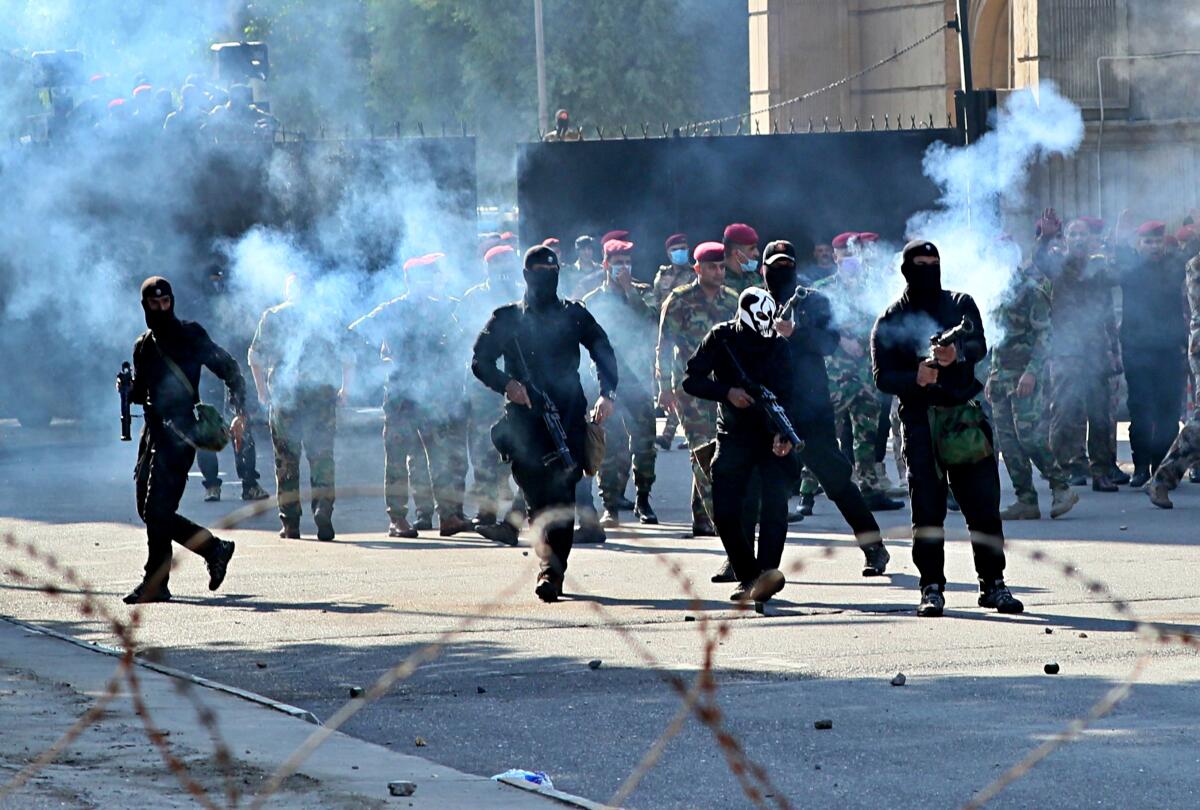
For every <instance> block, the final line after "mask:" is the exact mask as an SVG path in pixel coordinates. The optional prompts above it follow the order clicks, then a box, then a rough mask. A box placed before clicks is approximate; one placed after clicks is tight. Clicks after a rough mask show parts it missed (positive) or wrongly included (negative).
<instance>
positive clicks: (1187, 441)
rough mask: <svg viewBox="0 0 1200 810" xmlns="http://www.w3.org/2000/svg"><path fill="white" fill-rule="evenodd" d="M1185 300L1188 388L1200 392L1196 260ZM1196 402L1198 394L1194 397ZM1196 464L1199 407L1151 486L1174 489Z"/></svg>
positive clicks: (1199, 262)
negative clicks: (1188, 319) (1164, 486)
mask: <svg viewBox="0 0 1200 810" xmlns="http://www.w3.org/2000/svg"><path fill="white" fill-rule="evenodd" d="M1186 284H1187V299H1188V308H1189V309H1190V310H1191V320H1190V321H1189V326H1188V331H1189V335H1188V364H1189V365H1190V366H1191V372H1192V381H1193V382H1192V384H1193V385H1194V386H1196V388H1197V390H1198V391H1200V256H1197V257H1195V258H1193V259H1192V260H1191V261H1190V262H1188V264H1187V282H1186ZM1197 401H1198V402H1200V394H1198V395H1197ZM1196 464H1200V404H1198V405H1197V407H1196V410H1195V412H1194V413H1193V414H1192V417H1191V419H1189V420H1188V421H1187V422H1186V423H1184V425H1183V429H1182V430H1180V431H1179V435H1178V436H1176V437H1175V441H1174V442H1173V443H1172V444H1171V449H1170V450H1169V451H1167V455H1166V457H1164V458H1163V460H1162V463H1161V464H1159V465H1158V469H1157V470H1155V472H1154V483H1156V484H1166V485H1167V487H1168V488H1169V489H1171V488H1174V487H1175V486H1176V485H1177V484H1178V483H1179V480H1180V479H1181V478H1183V474H1184V473H1185V472H1187V471H1188V469H1189V468H1190V467H1192V466H1193V465H1196Z"/></svg>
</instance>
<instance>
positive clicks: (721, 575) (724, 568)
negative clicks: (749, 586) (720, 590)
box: [712, 558, 737, 582]
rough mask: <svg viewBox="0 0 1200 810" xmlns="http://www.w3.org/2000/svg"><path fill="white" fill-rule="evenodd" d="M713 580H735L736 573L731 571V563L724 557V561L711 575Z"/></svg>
mask: <svg viewBox="0 0 1200 810" xmlns="http://www.w3.org/2000/svg"><path fill="white" fill-rule="evenodd" d="M712 581H713V582H737V575H736V574H734V573H733V564H732V563H731V562H729V559H728V558H726V559H725V562H723V563H721V567H720V568H718V569H717V573H715V574H713V575H712Z"/></svg>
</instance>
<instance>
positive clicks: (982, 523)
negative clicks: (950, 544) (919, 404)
mask: <svg viewBox="0 0 1200 810" xmlns="http://www.w3.org/2000/svg"><path fill="white" fill-rule="evenodd" d="M984 430H985V431H986V432H987V435H988V440H989V441H990V442H991V443H992V446H993V447H995V446H996V443H995V440H994V438H993V436H992V429H991V425H989V424H988V423H986V422H985V423H984ZM902 435H903V438H904V460H905V462H906V463H907V465H908V488H909V493H910V496H911V503H912V527H913V563H914V564H915V565H916V566H917V570H919V571H920V572H921V587H922V588H923V587H925V586H926V585H941V586H945V584H946V575H945V564H946V555H945V544H946V532H945V530H944V528H943V526H944V525H945V522H946V487H947V480H948V481H949V488H950V490H951V491H953V492H954V498H955V499H956V500H957V501H958V505H959V506H960V507H961V508H962V514H963V517H964V518H965V519H966V521H967V528H968V529H969V530H970V532H971V551H972V553H973V554H974V557H975V573H976V574H978V576H979V578H980V579H981V580H985V581H987V582H992V581H994V580H997V579H1002V578H1003V577H1004V525H1003V522H1002V521H1001V519H1000V471H999V469H998V468H997V466H996V456H995V455H994V454H993V455H992V456H991V458H986V459H984V460H983V461H978V462H975V463H974V464H961V465H955V466H953V467H947V468H946V469H945V470H939V468H938V465H937V463H936V461H935V459H934V455H933V442H932V439H931V436H930V432H929V422H928V419H927V417H926V411H925V409H921V411H920V412H919V413H917V414H915V415H910V416H909V417H908V418H905V419H904V420H903V422H902Z"/></svg>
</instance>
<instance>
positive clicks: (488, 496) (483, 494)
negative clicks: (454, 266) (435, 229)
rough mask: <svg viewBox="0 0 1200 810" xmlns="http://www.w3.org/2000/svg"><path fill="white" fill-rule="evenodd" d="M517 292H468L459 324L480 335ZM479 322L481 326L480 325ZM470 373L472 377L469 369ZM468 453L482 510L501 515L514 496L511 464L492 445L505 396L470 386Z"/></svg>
mask: <svg viewBox="0 0 1200 810" xmlns="http://www.w3.org/2000/svg"><path fill="white" fill-rule="evenodd" d="M516 295H517V294H516V292H515V291H513V292H512V294H511V295H506V294H504V293H503V292H501V291H500V290H499V289H497V288H496V287H494V286H493V285H492V283H491V282H490V281H485V282H484V283H482V284H477V285H476V286H474V287H472V288H471V289H469V290H467V291H466V292H465V293H464V294H463V297H462V301H460V302H459V305H458V312H459V313H460V314H459V317H458V320H459V323H460V324H462V326H463V330H464V333H465V334H468V335H473V334H478V333H479V330H481V329H482V328H483V325H484V324H485V323H486V322H487V316H488V315H489V314H491V312H492V311H493V310H495V309H496V308H497V307H500V306H503V305H504V304H507V303H511V302H512V300H514V299H515V298H516ZM476 321H478V323H476ZM467 374H470V369H469V367H468V370H467ZM466 389H467V451H468V452H469V453H470V455H471V470H472V472H473V473H474V476H475V491H474V495H475V498H476V500H477V502H478V503H479V511H480V512H483V513H490V514H497V513H498V512H499V511H500V507H501V505H502V502H504V501H507V500H508V499H509V498H510V497H511V496H512V490H510V489H509V488H508V465H506V464H505V463H504V462H503V461H502V460H501V458H500V454H499V453H498V452H496V446H495V445H494V444H492V425H494V424H496V422H497V421H498V420H499V419H500V417H501V416H502V415H503V414H504V397H502V396H499V395H497V394H496V392H495V391H492V390H491V389H490V388H488V387H486V386H483V385H473V384H468V385H467V387H466Z"/></svg>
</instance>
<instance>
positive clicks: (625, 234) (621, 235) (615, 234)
mask: <svg viewBox="0 0 1200 810" xmlns="http://www.w3.org/2000/svg"><path fill="white" fill-rule="evenodd" d="M628 238H629V231H609V232H608V233H606V234H604V236H601V237H600V244H601V245H603V244H606V243H607V242H609V241H610V240H612V239H622V240H624V239H628Z"/></svg>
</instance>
